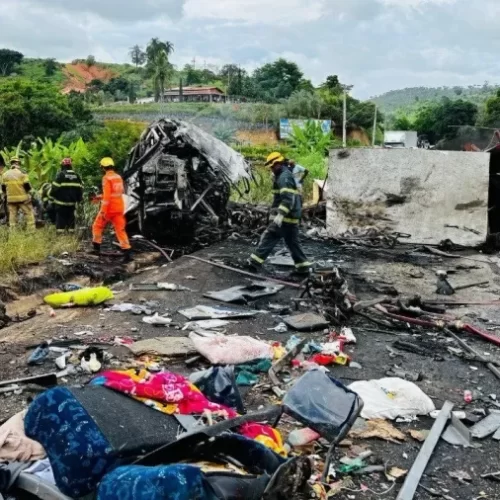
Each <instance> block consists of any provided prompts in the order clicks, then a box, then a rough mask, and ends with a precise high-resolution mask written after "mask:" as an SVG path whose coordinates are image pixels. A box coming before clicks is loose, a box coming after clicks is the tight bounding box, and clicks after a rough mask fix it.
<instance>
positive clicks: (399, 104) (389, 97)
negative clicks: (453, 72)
mask: <svg viewBox="0 0 500 500" xmlns="http://www.w3.org/2000/svg"><path fill="white" fill-rule="evenodd" d="M497 90H498V86H496V85H490V84H489V83H488V82H484V84H483V85H469V86H468V87H438V88H429V87H414V88H407V89H401V90H391V91H390V92H387V93H385V94H382V95H380V96H377V97H373V98H372V99H371V101H372V102H374V103H375V104H377V106H379V107H380V108H382V110H383V111H384V112H385V113H387V114H394V113H397V112H398V111H401V112H404V113H405V114H411V113H412V112H414V111H416V110H418V108H419V107H420V106H421V105H422V104H424V103H427V102H431V103H435V102H439V101H441V99H442V98H443V97H445V98H447V99H451V100H457V99H463V100H465V101H469V102H472V103H474V104H476V105H477V106H481V105H484V103H485V101H486V100H488V99H489V98H490V97H491V96H493V95H494V94H496V92H497Z"/></svg>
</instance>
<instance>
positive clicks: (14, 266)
mask: <svg viewBox="0 0 500 500" xmlns="http://www.w3.org/2000/svg"><path fill="white" fill-rule="evenodd" d="M79 245H80V240H79V239H78V237H77V236H76V235H64V236H58V235H57V234H56V231H55V228H53V227H45V228H42V229H37V230H36V231H35V232H29V231H24V230H15V231H9V230H8V229H7V228H6V227H2V228H0V277H1V278H5V277H7V276H9V275H12V274H15V273H16V271H17V270H18V269H19V268H20V267H22V266H26V265H28V264H36V263H38V262H42V261H43V260H45V259H46V258H47V257H49V256H55V257H57V256H59V255H61V254H62V253H63V252H69V253H72V252H76V251H77V250H78V247H79Z"/></svg>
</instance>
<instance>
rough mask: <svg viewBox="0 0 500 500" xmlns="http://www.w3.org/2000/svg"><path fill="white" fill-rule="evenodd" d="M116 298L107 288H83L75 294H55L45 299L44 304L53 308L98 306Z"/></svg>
mask: <svg viewBox="0 0 500 500" xmlns="http://www.w3.org/2000/svg"><path fill="white" fill-rule="evenodd" d="M113 297H114V295H113V292H112V291H111V290H110V289H109V288H107V287H105V286H100V287H96V288H82V289H81V290H75V291H74V292H61V293H53V294H51V295H47V296H46V297H44V299H43V300H44V302H45V303H46V304H48V305H49V306H52V307H55V308H57V307H65V306H68V305H70V304H71V305H75V306H97V305H99V304H102V303H103V302H106V301H107V300H111V299H112V298H113Z"/></svg>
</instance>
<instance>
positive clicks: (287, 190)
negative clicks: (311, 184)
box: [280, 188, 300, 194]
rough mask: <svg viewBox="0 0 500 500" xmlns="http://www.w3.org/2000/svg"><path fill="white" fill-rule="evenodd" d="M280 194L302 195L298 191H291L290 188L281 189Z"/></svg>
mask: <svg viewBox="0 0 500 500" xmlns="http://www.w3.org/2000/svg"><path fill="white" fill-rule="evenodd" d="M280 193H292V194H300V193H299V191H298V190H297V189H290V188H281V189H280Z"/></svg>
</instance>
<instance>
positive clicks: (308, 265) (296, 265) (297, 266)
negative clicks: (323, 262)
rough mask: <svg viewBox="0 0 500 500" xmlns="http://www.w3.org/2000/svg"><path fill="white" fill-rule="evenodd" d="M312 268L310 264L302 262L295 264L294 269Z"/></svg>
mask: <svg viewBox="0 0 500 500" xmlns="http://www.w3.org/2000/svg"><path fill="white" fill-rule="evenodd" d="M311 266H312V262H307V261H306V262H302V263H300V264H295V267H296V268H297V269H299V268H301V267H311Z"/></svg>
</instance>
